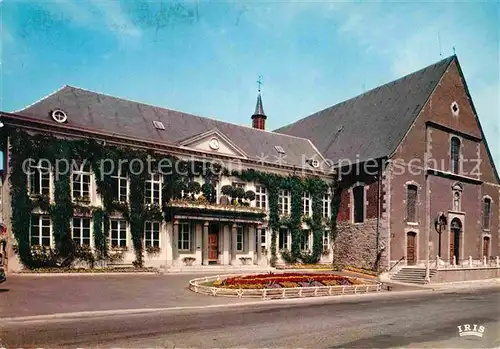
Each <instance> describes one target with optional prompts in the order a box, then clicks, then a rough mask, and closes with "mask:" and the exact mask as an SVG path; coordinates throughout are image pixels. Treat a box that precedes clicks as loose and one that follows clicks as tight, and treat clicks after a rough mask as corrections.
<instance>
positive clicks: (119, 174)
mask: <svg viewBox="0 0 500 349" xmlns="http://www.w3.org/2000/svg"><path fill="white" fill-rule="evenodd" d="M110 179H111V188H112V191H113V198H114V199H115V200H116V201H119V202H127V197H128V188H127V175H126V172H125V170H124V169H122V168H118V171H116V172H115V173H114V174H113V175H111V176H110Z"/></svg>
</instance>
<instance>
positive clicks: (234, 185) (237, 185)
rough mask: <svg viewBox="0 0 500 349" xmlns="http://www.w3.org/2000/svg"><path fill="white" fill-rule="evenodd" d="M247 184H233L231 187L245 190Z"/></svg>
mask: <svg viewBox="0 0 500 349" xmlns="http://www.w3.org/2000/svg"><path fill="white" fill-rule="evenodd" d="M245 185H246V184H245V183H241V182H233V183H231V186H232V187H234V188H242V189H245Z"/></svg>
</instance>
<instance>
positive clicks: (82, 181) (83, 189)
mask: <svg viewBox="0 0 500 349" xmlns="http://www.w3.org/2000/svg"><path fill="white" fill-rule="evenodd" d="M91 175H92V173H91V171H90V163H84V164H82V165H80V166H79V167H78V169H77V170H74V171H73V176H72V179H73V184H72V186H73V190H72V195H73V199H79V198H81V199H86V200H88V201H90V177H91Z"/></svg>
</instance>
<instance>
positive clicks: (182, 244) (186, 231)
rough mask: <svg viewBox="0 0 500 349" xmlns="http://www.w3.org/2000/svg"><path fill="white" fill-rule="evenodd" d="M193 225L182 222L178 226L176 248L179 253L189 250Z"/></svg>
mask: <svg viewBox="0 0 500 349" xmlns="http://www.w3.org/2000/svg"><path fill="white" fill-rule="evenodd" d="M192 231H193V225H192V224H191V223H190V222H182V223H180V224H179V242H178V244H177V248H178V249H179V251H190V250H191V235H192Z"/></svg>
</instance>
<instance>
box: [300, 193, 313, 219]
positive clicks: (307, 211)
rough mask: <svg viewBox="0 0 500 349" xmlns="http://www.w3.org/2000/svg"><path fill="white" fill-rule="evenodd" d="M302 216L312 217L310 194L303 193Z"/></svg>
mask: <svg viewBox="0 0 500 349" xmlns="http://www.w3.org/2000/svg"><path fill="white" fill-rule="evenodd" d="M302 214H303V215H304V216H306V217H307V216H310V215H311V194H310V193H307V192H305V193H302Z"/></svg>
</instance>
